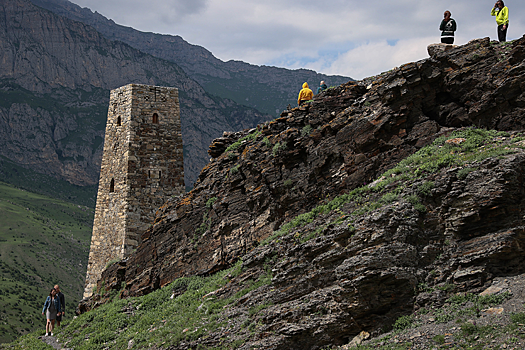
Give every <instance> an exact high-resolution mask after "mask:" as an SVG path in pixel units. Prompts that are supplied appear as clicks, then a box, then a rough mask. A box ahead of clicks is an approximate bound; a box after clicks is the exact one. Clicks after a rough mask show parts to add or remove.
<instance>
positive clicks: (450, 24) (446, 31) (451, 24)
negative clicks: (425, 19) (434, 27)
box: [439, 11, 457, 44]
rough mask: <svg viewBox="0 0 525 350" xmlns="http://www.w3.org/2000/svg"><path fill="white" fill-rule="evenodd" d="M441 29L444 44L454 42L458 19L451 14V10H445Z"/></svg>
mask: <svg viewBox="0 0 525 350" xmlns="http://www.w3.org/2000/svg"><path fill="white" fill-rule="evenodd" d="M443 16H444V18H443V20H442V21H441V25H440V26H439V30H441V42H442V43H443V44H454V32H455V31H456V29H457V26H456V21H454V19H452V18H451V17H450V16H452V15H451V14H450V11H445V13H444V14H443Z"/></svg>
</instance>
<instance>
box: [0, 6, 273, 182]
mask: <svg viewBox="0 0 525 350" xmlns="http://www.w3.org/2000/svg"><path fill="white" fill-rule="evenodd" d="M0 14H1V16H0V48H1V52H0V60H1V62H2V65H1V66H0V155H2V156H4V157H6V158H8V159H10V160H12V161H14V162H16V163H17V164H20V165H21V166H23V167H26V168H31V169H32V170H36V171H38V172H41V173H44V174H48V175H52V176H54V177H56V178H61V179H66V180H68V181H69V182H71V183H73V184H77V185H93V184H96V183H97V182H98V174H99V170H100V160H101V155H102V147H103V138H104V128H105V123H106V116H107V108H108V102H109V90H110V89H114V88H117V87H119V86H122V85H125V84H128V83H142V84H150V85H164V86H173V87H177V88H179V90H180V100H181V115H182V129H183V135H184V136H183V138H184V147H185V149H184V152H185V175H186V185H187V186H191V184H192V183H193V182H194V181H195V179H196V177H197V174H198V173H199V171H200V169H202V167H203V166H204V165H205V164H206V162H207V159H208V155H207V148H208V146H209V144H210V142H211V140H212V139H213V138H214V137H217V136H220V135H221V134H222V132H223V131H225V130H235V129H241V128H246V127H251V126H254V125H256V124H257V123H259V122H262V121H265V120H268V119H269V118H270V116H264V115H262V114H261V113H259V112H258V111H256V110H254V109H251V108H249V107H245V106H240V105H238V104H236V103H235V102H233V101H231V100H227V99H221V98H218V97H216V96H211V95H209V94H208V93H206V92H205V91H204V90H203V89H202V87H201V86H200V85H199V84H198V83H197V82H195V81H194V80H193V79H191V78H190V77H189V76H188V75H187V74H186V73H184V71H183V70H182V69H181V68H180V67H179V66H177V65H176V64H174V63H172V62H168V61H166V60H163V59H159V58H155V57H153V56H151V55H149V54H146V53H144V52H141V51H138V50H137V49H134V48H132V47H131V46H129V45H127V44H125V43H122V42H120V41H110V40H108V39H107V38H105V37H104V36H102V35H101V34H100V33H99V32H97V31H96V30H94V29H93V27H91V26H88V25H86V24H83V23H81V22H77V21H72V20H70V19H68V18H66V17H63V16H58V15H56V14H54V13H52V12H50V11H48V10H45V9H42V8H40V7H37V6H35V5H34V4H33V3H31V2H30V1H28V0H7V1H5V2H2V3H1V4H0Z"/></svg>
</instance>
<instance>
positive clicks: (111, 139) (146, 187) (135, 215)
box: [84, 84, 184, 297]
mask: <svg viewBox="0 0 525 350" xmlns="http://www.w3.org/2000/svg"><path fill="white" fill-rule="evenodd" d="M183 193H184V167H183V151H182V137H181V123H180V108H179V97H178V90H177V89H176V88H168V87H159V86H149V85H138V84H129V85H126V86H123V87H120V88H118V89H115V90H112V91H111V96H110V104H109V110H108V120H107V125H106V135H105V141H104V154H103V157H102V165H101V170H100V181H99V187H98V195H97V205H96V209H95V220H94V223H93V235H92V238H91V249H90V252H89V263H88V269H87V275H86V284H85V290H84V297H88V296H90V295H91V294H92V292H93V289H94V288H95V287H96V283H97V280H98V279H99V278H100V276H101V273H102V271H103V270H104V268H105V267H106V265H107V264H108V262H110V261H114V260H120V259H124V258H126V257H127V256H128V255H129V254H130V253H131V252H132V251H133V250H134V249H135V248H136V247H137V246H138V244H139V243H140V235H141V233H142V232H144V231H145V229H147V228H148V227H149V226H150V225H151V224H152V222H153V220H154V218H155V212H156V210H157V209H158V208H159V207H160V206H162V205H163V204H164V202H165V201H166V199H167V198H169V197H171V196H178V195H181V194H183Z"/></svg>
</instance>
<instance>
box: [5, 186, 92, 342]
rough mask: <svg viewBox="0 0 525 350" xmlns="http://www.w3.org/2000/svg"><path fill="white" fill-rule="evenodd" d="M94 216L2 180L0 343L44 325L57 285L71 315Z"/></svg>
mask: <svg viewBox="0 0 525 350" xmlns="http://www.w3.org/2000/svg"><path fill="white" fill-rule="evenodd" d="M50 182H51V181H49V182H48V183H50ZM93 214H94V210H93V209H92V208H90V207H86V206H83V205H74V204H71V203H68V202H65V201H62V200H57V199H53V198H50V197H47V196H42V195H39V194H35V193H31V192H28V191H23V190H20V189H17V188H14V187H12V186H9V185H7V184H5V183H3V182H0V218H1V220H0V242H1V243H0V259H1V260H0V285H1V286H2V289H1V292H0V343H4V342H8V341H12V340H14V339H16V338H17V337H18V336H20V335H22V334H27V333H29V332H33V331H35V330H40V329H42V319H43V316H42V315H41V311H42V305H43V304H44V301H45V298H46V296H47V295H49V290H50V288H52V287H53V286H54V285H55V284H59V285H60V287H61V290H62V291H63V293H64V294H65V295H66V313H67V314H68V315H69V316H68V317H72V316H73V312H74V309H75V306H76V301H77V300H78V299H79V298H80V297H81V296H82V291H83V286H84V279H85V275H86V266H87V261H88V253H89V243H90V237H91V231H92V225H93Z"/></svg>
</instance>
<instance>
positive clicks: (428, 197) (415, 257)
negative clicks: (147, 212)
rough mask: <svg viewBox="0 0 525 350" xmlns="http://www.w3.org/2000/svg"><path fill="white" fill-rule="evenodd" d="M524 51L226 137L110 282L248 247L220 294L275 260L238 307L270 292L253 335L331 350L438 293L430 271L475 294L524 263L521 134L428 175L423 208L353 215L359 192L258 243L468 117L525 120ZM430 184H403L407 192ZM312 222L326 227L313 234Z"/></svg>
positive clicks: (431, 69) (419, 66)
mask: <svg viewBox="0 0 525 350" xmlns="http://www.w3.org/2000/svg"><path fill="white" fill-rule="evenodd" d="M524 58H525V38H522V39H520V40H517V41H515V42H514V43H512V44H511V45H508V46H507V45H500V44H498V43H494V42H493V43H491V42H489V40H488V38H487V39H480V40H476V41H472V42H470V43H469V44H467V45H464V46H459V47H457V48H455V49H452V50H450V51H448V52H443V53H438V54H436V55H435V56H433V57H432V58H429V59H426V60H423V61H419V62H415V63H410V64H406V65H404V66H401V67H399V68H396V69H394V70H393V71H391V72H389V73H386V74H383V75H380V76H376V77H372V78H370V79H367V80H365V81H360V82H356V83H348V84H345V85H342V86H340V87H337V88H335V89H330V90H328V91H326V92H325V93H323V94H321V95H320V96H317V97H316V98H315V99H314V101H313V102H312V103H310V104H308V105H305V106H302V107H300V108H295V109H293V110H288V111H285V112H283V113H282V114H281V118H279V119H276V120H274V121H272V122H269V123H265V124H263V125H259V126H258V127H257V128H256V129H253V130H246V131H245V132H241V133H236V134H226V135H224V137H223V138H220V139H218V140H217V141H216V142H214V143H213V144H212V146H211V147H210V154H211V155H212V156H213V157H214V159H213V160H212V161H211V162H210V163H209V164H208V165H207V166H206V167H205V168H204V169H203V170H202V172H201V174H200V176H199V180H198V182H197V184H196V186H195V188H194V189H193V190H192V191H191V192H189V193H188V194H187V195H185V196H184V197H182V198H181V199H172V200H169V201H168V202H167V203H166V205H164V206H163V207H162V208H160V209H159V211H158V213H157V218H156V221H155V223H154V225H153V227H152V228H150V229H149V230H148V231H146V232H145V233H144V234H143V235H142V244H141V245H140V246H139V247H138V249H137V251H136V252H135V253H134V254H132V255H131V256H130V257H129V258H128V260H127V261H122V262H120V263H119V264H116V265H114V266H112V267H110V268H109V269H108V270H107V271H106V273H105V274H104V275H103V280H102V281H99V283H102V282H103V283H104V285H105V287H106V288H108V287H113V288H116V289H119V288H120V286H121V283H122V282H125V283H126V288H125V290H124V291H123V292H122V296H123V297H125V296H136V295H143V294H147V293H149V292H150V291H152V290H155V289H157V288H160V287H162V286H165V285H167V284H168V283H170V282H171V281H173V280H174V279H176V278H178V277H181V276H189V275H207V274H211V273H213V272H215V271H218V270H220V269H223V268H226V267H228V266H231V264H232V263H234V262H235V261H237V260H238V259H239V258H242V261H243V266H244V270H243V271H244V272H243V274H242V275H241V276H240V277H239V278H238V279H234V280H233V281H232V282H231V283H229V284H228V285H227V288H225V289H224V290H222V291H221V292H220V293H219V294H218V295H225V296H227V295H232V293H235V292H236V291H237V290H239V288H241V287H240V286H241V285H242V280H243V279H247V278H251V279H257V278H258V277H259V276H261V275H262V274H264V273H266V272H267V269H268V266H269V267H270V269H271V271H272V275H273V278H272V280H271V285H269V286H267V287H263V288H259V289H257V290H256V291H253V292H252V293H250V294H248V296H246V297H244V298H242V299H241V300H239V302H238V303H237V305H238V306H239V307H240V308H242V307H245V308H246V307H251V306H253V305H257V304H258V303H261V302H263V301H271V302H272V303H273V305H272V306H269V307H268V309H267V310H266V311H265V312H264V315H263V316H260V317H259V320H260V322H261V323H262V325H263V326H262V328H261V330H260V332H259V333H258V334H259V335H260V336H259V339H252V340H251V341H252V343H250V344H249V345H250V346H251V345H259V346H263V347H265V348H272V349H283V348H286V349H318V348H321V347H322V346H324V345H330V344H332V345H333V344H345V343H346V342H348V340H349V339H351V338H352V337H353V336H354V335H356V334H358V333H359V332H360V331H362V330H366V331H368V332H379V331H380V329H381V328H382V327H385V326H386V327H388V326H389V325H390V324H392V322H393V320H395V318H396V317H397V316H399V315H402V314H406V313H409V312H410V311H411V310H413V308H414V307H417V305H426V304H427V303H429V302H430V301H431V300H432V298H434V296H432V295H424V294H420V296H418V297H417V298H416V294H415V293H414V290H415V288H416V286H417V285H418V284H420V283H430V284H432V285H438V284H440V283H441V284H443V283H453V284H455V285H456V286H457V288H458V289H459V290H465V291H466V290H469V291H475V290H477V289H479V288H482V287H483V286H485V285H486V283H487V282H489V281H490V280H491V279H492V278H493V277H494V276H497V275H504V274H510V273H518V272H523V269H524V267H523V266H525V265H524V264H523V263H524V261H523V259H524V258H523V246H524V245H523V244H524V243H525V241H524V239H525V235H524V233H525V232H524V231H523V227H524V225H523V224H524V222H523V217H524V216H523V214H524V213H523V210H524V206H523V204H524V203H523V198H524V196H523V194H524V193H523V172H524V170H525V156H524V153H523V150H522V149H521V148H520V147H517V146H516V145H514V146H509V147H511V148H515V151H514V154H512V155H507V156H505V157H500V158H498V157H491V158H488V159H487V160H485V161H482V162H480V163H479V164H477V165H476V167H477V168H476V169H477V170H476V171H473V172H472V173H470V174H468V175H467V176H466V177H465V176H463V175H460V174H459V170H460V169H457V168H456V169H451V170H448V171H441V172H438V173H436V174H434V175H431V176H432V177H431V178H429V179H427V181H432V183H433V184H434V185H433V189H432V190H431V191H428V192H427V194H425V196H423V199H422V202H421V203H420V205H422V206H423V207H424V210H421V207H418V206H416V205H415V204H414V203H410V201H406V200H396V201H395V202H393V203H390V204H388V205H384V206H383V207H382V208H380V209H378V210H375V211H370V212H369V213H367V212H364V213H363V214H360V215H357V214H356V216H355V218H354V219H352V220H351V221H348V220H347V213H348V212H354V211H356V210H358V209H359V206H360V205H362V204H361V202H360V201H358V200H357V199H356V200H355V201H350V202H349V203H348V204H347V205H345V206H344V207H342V212H341V213H339V212H337V211H336V212H332V213H330V214H328V216H323V217H320V218H319V219H316V220H313V221H308V222H306V223H305V224H307V225H306V226H303V227H302V228H300V229H297V230H296V231H291V232H290V234H289V235H284V236H282V237H280V238H279V239H278V240H273V241H271V242H270V243H269V244H268V245H264V246H258V245H259V243H260V242H261V241H262V240H264V239H265V238H267V237H268V236H270V235H272V234H273V233H274V231H276V230H277V229H279V228H280V227H282V226H283V224H284V223H286V222H288V221H290V220H291V219H292V218H294V217H296V216H297V215H298V214H301V213H306V212H308V211H310V210H311V209H312V208H314V207H316V206H318V205H320V204H325V203H327V202H328V201H329V200H331V199H333V198H335V197H336V196H338V195H341V194H343V193H348V192H350V191H351V190H352V189H355V188H359V187H361V186H363V185H365V184H369V183H371V182H372V181H373V180H374V179H376V178H377V177H378V176H379V175H381V174H382V173H383V172H385V171H386V170H388V169H390V168H392V167H393V166H395V165H396V164H397V163H398V162H399V161H401V160H402V159H405V158H406V157H407V156H409V155H411V154H413V153H414V152H415V151H417V150H419V149H420V148H421V147H423V146H426V145H428V144H430V143H431V142H432V141H433V140H435V139H436V138H437V137H439V136H442V135H448V134H449V133H450V132H452V131H454V130H456V129H457V128H460V127H466V126H475V127H478V128H489V129H497V130H523V129H524V128H523V126H524V123H525V120H524V119H523V117H522V116H523V108H524V107H525V86H524V85H523V77H524V75H525V70H524V69H523V67H524V65H523V60H524ZM458 142H460V141H458ZM452 153H453V152H452ZM414 171H419V170H418V169H417V168H414ZM420 185H423V183H420V184H418V183H411V184H407V185H406V186H403V187H402V188H401V189H400V190H399V191H400V193H398V195H399V196H401V197H400V198H405V197H410V195H412V194H413V193H414V191H416V188H419V187H420ZM372 186H373V185H372ZM370 196H371V195H370ZM366 200H367V201H368V200H369V198H368V197H367V198H366ZM378 201H379V199H378ZM339 216H341V220H340V221H338V219H337V218H338V217H339ZM310 234H312V235H313V236H312V237H314V238H315V237H317V238H315V239H310V240H301V239H300V238H301V237H306V236H308V235H310ZM265 271H266V272H265ZM233 315H234V316H232V317H233V318H234V317H235V315H236V313H235V312H233ZM214 337H216V338H217V339H218V338H220V333H217V334H214V335H212V336H210V338H209V339H214ZM210 341H211V340H210ZM210 344H211V343H210ZM181 348H184V347H181Z"/></svg>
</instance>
